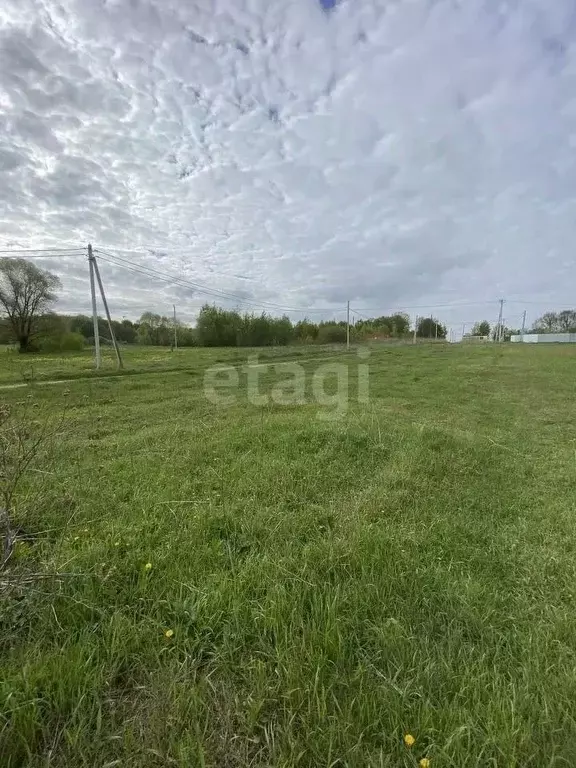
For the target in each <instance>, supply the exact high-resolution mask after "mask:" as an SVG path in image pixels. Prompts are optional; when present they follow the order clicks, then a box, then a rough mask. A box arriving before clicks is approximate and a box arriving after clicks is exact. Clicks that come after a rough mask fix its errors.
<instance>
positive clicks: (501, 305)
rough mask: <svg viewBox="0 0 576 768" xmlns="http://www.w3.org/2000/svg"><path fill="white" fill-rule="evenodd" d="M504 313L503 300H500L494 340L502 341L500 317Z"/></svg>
mask: <svg viewBox="0 0 576 768" xmlns="http://www.w3.org/2000/svg"><path fill="white" fill-rule="evenodd" d="M503 313H504V299H500V313H499V315H498V325H497V326H496V334H495V340H496V341H502V335H503V334H502V315H503Z"/></svg>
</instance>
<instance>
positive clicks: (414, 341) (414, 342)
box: [412, 315, 418, 344]
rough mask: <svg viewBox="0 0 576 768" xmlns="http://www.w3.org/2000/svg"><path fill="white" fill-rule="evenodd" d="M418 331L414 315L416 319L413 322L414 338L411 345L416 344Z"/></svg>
mask: <svg viewBox="0 0 576 768" xmlns="http://www.w3.org/2000/svg"><path fill="white" fill-rule="evenodd" d="M417 330H418V315H416V319H415V320H414V336H413V337H412V344H416V331H417Z"/></svg>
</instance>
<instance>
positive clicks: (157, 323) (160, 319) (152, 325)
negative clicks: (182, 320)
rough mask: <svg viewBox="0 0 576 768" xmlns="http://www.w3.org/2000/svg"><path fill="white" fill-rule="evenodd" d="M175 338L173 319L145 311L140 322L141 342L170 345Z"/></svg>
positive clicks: (139, 334) (138, 337)
mask: <svg viewBox="0 0 576 768" xmlns="http://www.w3.org/2000/svg"><path fill="white" fill-rule="evenodd" d="M173 338H174V326H173V321H172V320H169V319H168V318H167V317H165V316H164V315H158V314H156V313H154V312H144V314H143V315H142V316H141V317H140V322H139V324H138V332H137V339H138V343H140V344H149V345H151V346H158V347H169V346H170V345H171V344H172V340H173Z"/></svg>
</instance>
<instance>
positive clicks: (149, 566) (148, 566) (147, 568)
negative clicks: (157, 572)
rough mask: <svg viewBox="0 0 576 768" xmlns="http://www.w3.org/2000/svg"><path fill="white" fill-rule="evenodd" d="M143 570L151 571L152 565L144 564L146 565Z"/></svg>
mask: <svg viewBox="0 0 576 768" xmlns="http://www.w3.org/2000/svg"><path fill="white" fill-rule="evenodd" d="M144 570H145V571H151V570H152V563H146V565H145V566H144Z"/></svg>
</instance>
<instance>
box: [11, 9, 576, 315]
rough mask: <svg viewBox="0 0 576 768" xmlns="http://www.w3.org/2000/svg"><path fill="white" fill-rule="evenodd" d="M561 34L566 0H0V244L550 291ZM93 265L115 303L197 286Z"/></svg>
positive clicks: (557, 234)
mask: <svg viewBox="0 0 576 768" xmlns="http://www.w3.org/2000/svg"><path fill="white" fill-rule="evenodd" d="M575 33H576V13H575V10H574V4H573V2H572V0H554V2H550V0H524V1H523V2H516V1H515V0H503V1H502V2H498V3H494V2H491V0H467V2H465V3H455V2H453V0H411V1H410V2H409V1H408V0H397V2H390V0H355V1H354V2H353V1H352V0H348V2H347V1H346V0H340V2H337V3H336V2H328V0H323V2H320V0H199V1H197V2H183V1H182V0H180V1H179V2H177V1H176V0H157V2H145V1H144V0H132V1H131V2H128V0H59V1H58V2H57V1H56V0H3V3H2V7H1V8H0V174H1V175H2V184H0V218H1V221H2V225H1V229H0V232H1V235H0V237H1V240H0V242H1V243H2V245H3V246H4V247H7V246H12V245H13V246H15V247H17V246H31V245H33V246H38V247H46V246H53V245H59V246H70V245H77V244H79V243H85V242H87V241H88V240H92V241H93V242H94V243H95V244H96V245H97V246H99V247H101V248H104V249H111V248H118V249H124V255H125V256H127V257H128V258H131V259H137V260H138V261H139V262H140V263H142V264H146V265H148V266H152V267H153V268H155V269H160V270H161V271H164V272H167V273H169V272H177V273H178V274H179V275H181V276H183V277H187V278H189V279H193V280H194V281H199V282H202V283H205V284H207V285H210V286H212V287H215V288H219V289H220V290H224V291H226V292H228V293H233V294H238V295H240V296H241V297H243V298H244V299H245V300H246V301H252V302H254V304H255V305H257V304H258V302H273V303H277V304H280V305H283V306H290V307H301V308H312V309H313V308H317V307H326V306H328V307H331V306H334V307H341V306H342V305H343V304H344V303H345V301H346V300H347V299H350V300H351V301H353V302H355V304H356V305H357V306H358V307H362V306H368V307H377V308H382V309H383V310H384V309H386V308H387V307H391V306H394V307H400V306H405V305H409V304H414V303H422V302H430V303H432V302H436V301H442V300H447V301H450V300H459V299H460V300H466V299H469V300H470V301H482V300H485V299H494V298H497V297H498V294H499V293H502V294H507V293H508V294H516V295H527V294H530V296H532V297H536V298H541V299H542V300H545V299H548V298H549V297H554V298H556V297H558V298H562V297H563V296H565V294H563V285H564V283H565V280H566V277H567V275H568V270H572V268H573V257H572V256H571V247H572V243H573V241H574V235H575V234H576V233H575V228H576V224H575V222H576V215H575V214H576V173H575V169H574V148H575V147H574V145H575V144H576V138H575V137H576V130H575V129H576V91H575V90H574V82H575V76H576V46H575ZM135 251H137V252H138V253H135ZM50 265H51V266H52V268H53V269H56V270H57V271H60V272H61V273H62V274H63V276H64V280H65V286H66V295H65V302H66V304H67V306H68V307H69V308H75V309H83V308H86V307H87V301H86V292H85V290H84V288H83V286H84V284H85V273H86V269H85V264H84V263H82V262H80V261H78V260H75V259H73V258H69V259H67V260H63V261H62V262H61V263H58V262H57V261H56V260H52V261H51V262H50ZM103 270H104V271H105V272H106V278H107V282H108V284H109V290H110V291H111V294H112V303H113V306H115V308H116V310H117V314H121V313H126V314H138V312H139V311H140V310H141V309H143V308H144V307H145V306H147V305H148V306H149V305H151V304H152V305H154V308H158V307H159V306H160V305H163V304H164V303H166V304H167V303H169V302H170V301H171V299H173V298H174V297H177V298H178V301H179V302H184V303H186V306H187V308H188V310H189V311H190V312H193V310H194V308H196V307H198V306H199V305H200V304H201V303H202V301H203V296H202V294H201V293H200V292H197V291H194V290H193V289H190V290H184V289H183V288H182V287H180V288H178V289H177V290H176V289H171V288H169V287H168V286H166V285H165V284H154V283H153V282H152V281H151V280H150V279H149V278H146V277H144V276H143V275H135V274H132V273H128V272H124V271H122V270H121V269H119V268H116V267H112V266H111V265H109V264H106V265H103Z"/></svg>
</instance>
